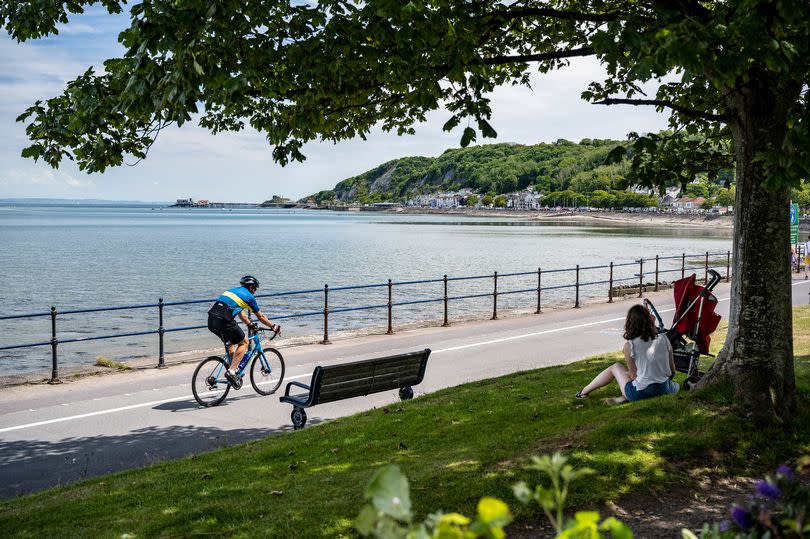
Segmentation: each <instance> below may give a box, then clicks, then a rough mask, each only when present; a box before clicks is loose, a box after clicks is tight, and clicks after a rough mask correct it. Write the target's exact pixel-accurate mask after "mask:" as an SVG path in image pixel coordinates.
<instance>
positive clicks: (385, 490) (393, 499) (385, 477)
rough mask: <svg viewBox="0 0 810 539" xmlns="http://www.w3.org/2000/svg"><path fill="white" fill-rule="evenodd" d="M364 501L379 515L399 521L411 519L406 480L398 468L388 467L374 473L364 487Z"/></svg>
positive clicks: (409, 496)
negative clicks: (369, 501)
mask: <svg viewBox="0 0 810 539" xmlns="http://www.w3.org/2000/svg"><path fill="white" fill-rule="evenodd" d="M366 499H370V500H371V502H372V504H373V505H374V507H375V508H377V510H378V511H380V512H381V513H384V514H386V515H389V516H391V517H393V518H395V519H397V520H400V521H410V519H411V495H410V490H409V488H408V480H407V479H406V478H405V476H404V475H403V474H402V472H401V471H400V469H399V467H398V466H394V465H388V466H385V467H383V468H380V469H379V470H377V472H375V474H374V476H373V477H372V478H371V481H370V482H369V484H368V486H367V487H366Z"/></svg>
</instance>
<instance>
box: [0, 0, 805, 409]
mask: <svg viewBox="0 0 810 539" xmlns="http://www.w3.org/2000/svg"><path fill="white" fill-rule="evenodd" d="M95 4H97V5H101V6H104V7H105V8H106V9H107V10H109V11H110V12H111V13H113V12H120V11H122V10H123V9H124V7H125V5H124V2H123V1H121V0H69V1H58V0H7V1H5V2H3V3H2V4H0V27H3V28H5V29H6V30H7V31H8V32H9V33H10V34H11V35H12V36H13V37H15V38H17V39H20V40H25V39H30V38H38V37H42V36H45V35H48V34H51V33H54V32H55V31H56V28H57V23H60V22H61V23H65V22H68V19H69V14H70V13H78V12H81V11H82V10H83V9H84V8H85V7H86V6H89V5H95ZM129 13H130V20H129V26H128V27H127V28H124V29H123V30H122V32H121V34H120V36H119V40H120V41H121V43H122V44H123V45H124V46H125V47H126V53H125V54H124V55H123V57H121V58H112V59H110V60H107V61H106V62H105V63H104V69H103V70H101V69H99V70H93V69H88V70H87V71H86V72H85V73H83V74H81V75H80V76H78V77H77V78H76V79H75V80H73V81H71V82H70V83H68V85H67V87H66V89H65V91H64V92H63V94H61V95H59V96H57V97H54V98H52V99H49V100H47V101H45V102H38V103H36V104H34V105H33V106H32V107H31V108H30V109H28V110H27V111H26V112H25V113H24V114H23V115H22V116H21V117H20V120H21V121H25V122H28V125H27V128H26V129H27V133H28V136H29V138H30V139H31V141H32V145H31V146H29V147H28V148H26V149H25V150H24V151H23V155H24V156H27V157H32V158H35V159H40V158H41V159H44V160H45V161H46V162H47V163H50V164H51V165H52V166H58V165H59V163H60V162H61V161H62V159H65V158H67V159H73V160H75V161H76V162H77V163H78V165H79V167H80V168H82V169H84V170H87V171H90V172H92V171H103V170H104V169H105V168H107V167H108V166H113V165H120V164H121V163H123V161H124V159H125V158H126V156H127V155H131V156H134V157H136V158H143V157H145V156H146V154H147V152H148V149H149V147H150V146H151V144H152V143H153V142H154V140H155V137H156V136H157V134H158V133H159V132H160V130H161V129H162V128H163V127H165V126H166V125H169V124H172V123H176V124H178V125H180V124H183V123H185V122H187V121H190V120H192V119H193V118H194V117H195V115H199V122H200V124H201V125H203V126H204V127H206V128H209V129H210V130H211V131H213V132H219V131H232V130H240V129H243V128H244V127H245V126H246V125H248V124H249V125H250V126H252V127H253V128H255V129H257V130H258V131H260V132H262V133H264V134H265V135H266V137H267V140H268V142H269V143H270V144H271V145H272V146H273V155H274V158H275V159H276V160H277V161H279V162H280V163H282V164H283V163H286V162H288V161H289V160H290V159H303V158H304V156H303V155H302V153H301V148H302V145H303V144H304V143H305V142H307V141H310V140H314V139H318V138H321V139H324V140H331V141H338V140H342V139H348V138H353V137H357V136H360V137H364V136H365V135H366V134H368V133H369V131H370V129H371V128H372V127H374V126H378V125H379V126H382V127H383V128H384V129H388V130H394V131H396V132H398V133H400V134H405V133H410V132H412V130H413V125H414V124H415V123H417V122H421V121H423V120H424V119H425V117H426V114H427V113H428V112H429V111H432V110H435V109H438V108H440V107H444V108H445V109H446V110H447V111H448V113H449V118H448V120H447V122H446V124H445V126H444V128H445V129H447V130H452V129H455V128H457V127H460V126H462V122H464V123H465V124H466V126H464V127H463V129H461V145H462V146H467V145H468V144H469V143H471V142H473V141H475V140H477V139H478V137H479V136H481V137H484V138H492V137H495V136H496V131H495V129H494V127H493V126H492V125H491V124H490V119H491V117H492V110H491V106H490V100H489V98H488V95H489V94H490V92H491V91H492V90H493V89H494V88H496V87H497V86H500V85H505V84H523V85H528V84H529V82H530V75H531V73H532V72H533V71H535V72H536V71H539V72H540V73H545V72H548V71H550V70H553V69H560V68H565V67H567V66H568V65H569V61H570V59H572V58H576V57H584V56H592V57H595V58H597V59H598V61H599V62H601V64H602V65H603V66H604V67H605V68H606V70H607V75H606V77H605V79H604V80H601V81H593V82H592V83H591V84H590V85H589V87H588V88H585V89H583V93H582V96H583V97H584V98H585V99H587V100H589V101H591V102H593V103H595V104H601V105H615V104H627V105H649V106H654V107H657V108H659V109H662V110H663V109H666V110H669V111H670V112H671V116H670V124H671V127H672V131H671V133H668V134H663V135H661V134H654V135H649V134H636V133H633V134H631V140H632V148H633V153H632V167H631V169H630V172H629V174H628V179H629V180H630V181H631V182H632V183H637V182H638V183H642V184H651V183H655V182H666V181H670V180H678V181H680V182H681V183H686V182H688V181H691V179H692V178H694V177H695V175H696V174H697V173H700V172H704V173H706V174H708V175H709V177H711V178H713V177H714V176H715V175H717V174H719V173H720V171H721V170H728V169H730V168H732V165H733V168H734V169H735V171H736V174H737V184H736V193H735V196H736V200H735V202H736V203H735V207H736V209H737V218H736V221H735V249H734V256H735V258H734V260H735V261H734V272H735V275H736V278H735V280H734V282H733V284H732V301H731V316H730V330H729V334H728V337H727V340H726V346H725V349H724V352H723V354H721V356H720V358H719V359H718V361H717V362H716V363H715V367H714V368H713V369H712V373H714V374H715V375H716V376H723V377H729V378H730V379H731V380H732V381H733V384H734V387H735V390H736V391H737V395H738V397H740V398H741V399H743V400H744V401H745V402H746V403H747V405H748V406H747V409H748V410H749V412H750V413H751V414H753V415H756V416H758V417H771V418H774V417H778V418H783V419H787V418H790V417H791V415H792V413H793V410H794V409H795V379H794V375H793V359H792V335H791V328H792V322H791V311H790V286H789V282H790V274H789V267H788V264H787V262H786V260H787V257H786V255H785V253H786V252H787V250H788V239H787V238H788V223H787V218H786V217H785V216H786V215H787V212H788V201H789V194H790V190H789V189H790V187H791V186H792V187H798V186H800V182H801V180H802V179H804V178H807V177H808V176H810V174H808V172H809V171H810V158H809V156H808V155H809V154H808V148H810V128H809V127H808V124H809V123H810V106H808V98H807V89H808V82H810V81H809V80H808V79H810V63H808V60H807V58H808V57H810V5H808V3H807V0H718V1H714V2H708V1H701V0H649V1H639V0H515V1H511V2H499V1H495V0H469V1H463V2H460V1H450V0H411V1H407V2H405V1H400V0H365V1H362V2H360V1H355V0H323V1H320V2H317V3H315V2H311V3H295V2H293V3H291V2H290V1H288V0H221V1H218V2H205V1H203V0H143V1H140V2H138V1H137V0H136V1H135V2H134V3H132V4H131V6H129ZM651 81H652V82H658V86H657V90H656V92H655V95H647V94H645V92H644V89H643V88H644V87H643V84H644V83H647V82H651ZM698 134H699V135H700V136H697V135H698ZM626 154H627V148H625V147H624V146H619V147H617V149H616V151H615V152H613V154H612V155H611V157H612V158H613V159H614V160H618V159H621V158H622V157H623V156H624V155H626ZM732 156H733V159H732ZM763 298H764V299H763ZM710 374H711V373H710ZM711 379H714V378H713V376H710V377H708V378H707V380H711Z"/></svg>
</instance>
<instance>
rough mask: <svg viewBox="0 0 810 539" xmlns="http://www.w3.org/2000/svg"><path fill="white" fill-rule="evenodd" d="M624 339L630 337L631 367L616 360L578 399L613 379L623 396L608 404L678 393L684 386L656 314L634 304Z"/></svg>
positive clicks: (626, 346)
mask: <svg viewBox="0 0 810 539" xmlns="http://www.w3.org/2000/svg"><path fill="white" fill-rule="evenodd" d="M624 338H625V339H626V340H627V342H625V343H624V359H625V360H626V361H627V369H625V368H624V366H623V365H622V364H620V363H614V364H613V365H611V366H610V367H608V368H607V369H605V370H603V371H602V372H600V373H599V374H598V375H597V376H596V378H594V379H593V381H592V382H591V383H590V384H588V385H587V386H585V387H584V388H583V389H582V391H580V392H579V393H577V395H576V396H577V398H578V399H584V398H586V397H587V396H588V394H589V393H590V392H591V391H593V390H594V389H598V388H600V387H604V386H606V385H608V384H609V383H610V382H611V381H612V380H616V381H617V382H618V383H619V389H620V390H621V392H622V396H621V397H616V398H615V399H607V400H606V401H605V404H618V403H620V402H625V401H638V400H642V399H649V398H650V397H658V396H659V395H666V394H668V393H677V392H678V390H679V389H680V386H678V384H676V383H675V382H673V381H672V376H674V375H675V360H674V359H673V357H672V345H671V344H670V343H669V339H667V337H666V335H664V334H659V333H658V331H657V330H656V327H655V321H654V320H653V318H652V315H651V314H650V312H649V311H648V310H647V309H646V308H645V307H644V306H643V305H633V306H632V307H630V310H629V311H627V320H625V322H624Z"/></svg>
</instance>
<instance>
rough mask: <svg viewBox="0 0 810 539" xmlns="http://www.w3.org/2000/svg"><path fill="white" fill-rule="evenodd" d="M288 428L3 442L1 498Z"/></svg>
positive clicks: (151, 430)
mask: <svg viewBox="0 0 810 539" xmlns="http://www.w3.org/2000/svg"><path fill="white" fill-rule="evenodd" d="M286 430H287V429H286V428H285V429H278V430H273V429H234V430H221V429H215V428H199V427H193V426H171V427H164V428H158V427H148V428H143V429H138V430H135V431H132V432H130V433H127V434H124V435H120V436H87V437H75V438H65V439H62V440H59V441H55V442H44V441H41V440H26V439H21V440H16V441H11V442H3V444H2V450H1V451H0V498H10V497H13V496H17V495H20V494H23V493H29V492H34V491H37V490H41V489H44V488H48V487H52V486H56V485H64V484H67V483H73V482H75V481H80V480H82V479H86V478H90V477H95V476H98V475H102V474H106V473H110V472H117V471H121V470H127V469H131V468H139V467H143V466H148V465H150V464H154V463H157V462H163V461H167V460H170V459H176V458H180V457H184V456H187V455H193V454H196V453H202V452H205V451H210V450H212V449H219V448H222V447H229V446H231V445H234V444H238V443H241V442H245V441H248V440H255V439H259V438H264V437H266V436H267V435H269V434H273V433H275V432H283V431H286Z"/></svg>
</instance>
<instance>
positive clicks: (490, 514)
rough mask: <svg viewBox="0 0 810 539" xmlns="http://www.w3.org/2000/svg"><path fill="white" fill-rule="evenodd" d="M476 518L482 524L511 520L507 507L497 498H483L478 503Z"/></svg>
mask: <svg viewBox="0 0 810 539" xmlns="http://www.w3.org/2000/svg"><path fill="white" fill-rule="evenodd" d="M478 518H479V519H480V520H482V521H483V522H487V523H497V522H503V521H504V520H507V521H508V520H511V518H512V515H511V514H510V513H509V507H508V506H507V505H506V504H505V503H503V502H502V501H501V500H499V499H497V498H489V497H484V498H481V500H479V502H478Z"/></svg>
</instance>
